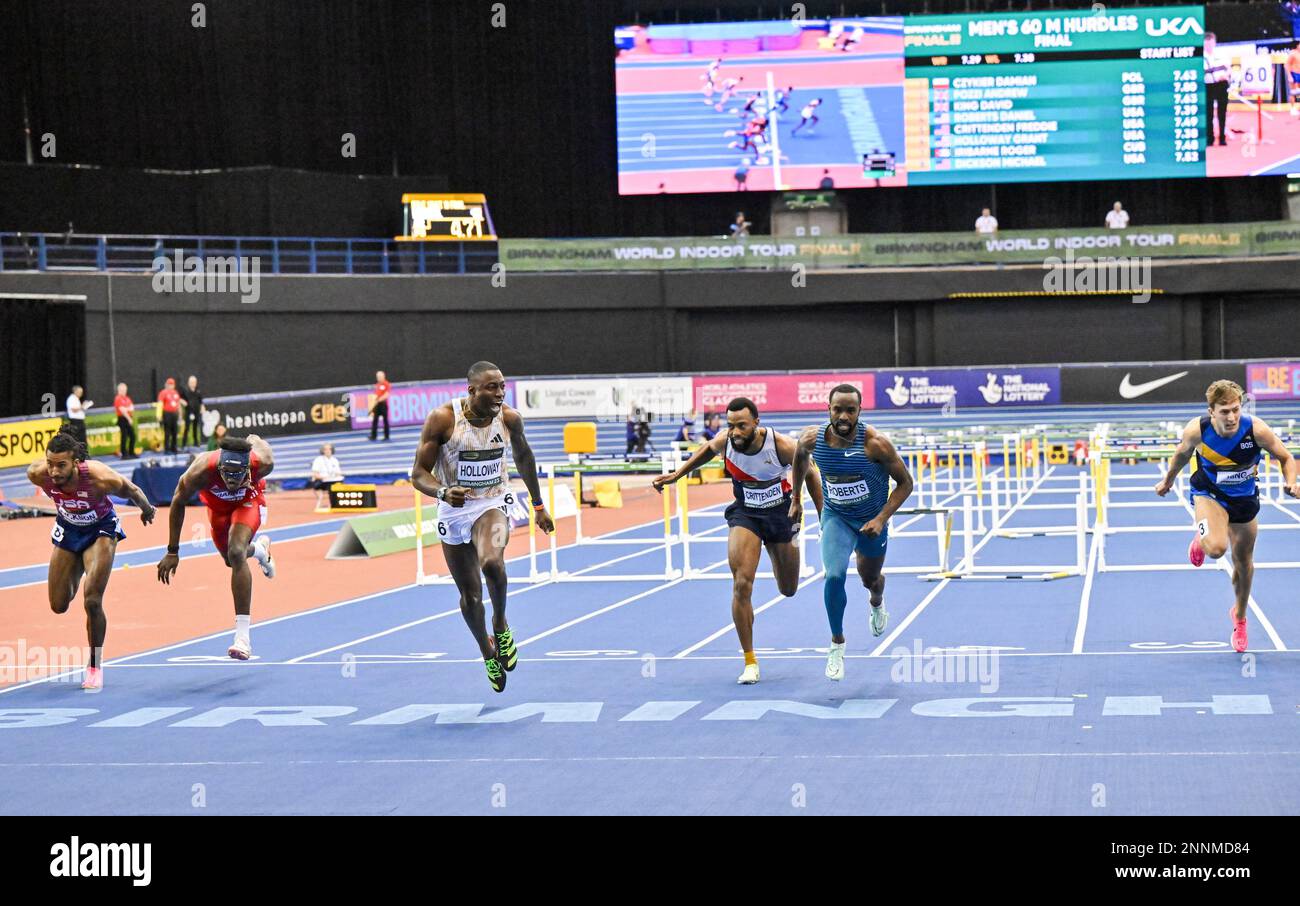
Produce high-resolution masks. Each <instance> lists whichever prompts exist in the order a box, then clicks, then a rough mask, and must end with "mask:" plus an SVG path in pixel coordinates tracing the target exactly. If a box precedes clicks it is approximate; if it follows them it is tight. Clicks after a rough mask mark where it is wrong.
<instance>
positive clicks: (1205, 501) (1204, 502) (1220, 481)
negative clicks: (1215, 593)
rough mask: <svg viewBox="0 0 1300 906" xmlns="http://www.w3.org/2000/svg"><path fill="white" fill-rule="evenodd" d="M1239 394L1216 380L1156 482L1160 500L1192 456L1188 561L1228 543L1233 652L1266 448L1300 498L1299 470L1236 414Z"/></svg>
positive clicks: (1241, 635) (1240, 631)
mask: <svg viewBox="0 0 1300 906" xmlns="http://www.w3.org/2000/svg"><path fill="white" fill-rule="evenodd" d="M1244 398H1245V393H1244V391H1243V390H1242V389H1241V386H1240V385H1238V384H1236V383H1234V382H1233V381H1215V382H1214V383H1213V384H1211V385H1210V386H1209V388H1208V389H1207V390H1206V391H1205V400H1206V403H1207V404H1208V406H1209V413H1208V414H1207V415H1202V416H1200V417H1199V418H1194V419H1192V420H1191V421H1189V422H1188V423H1187V425H1186V426H1185V427H1184V428H1183V438H1182V440H1181V441H1180V442H1179V444H1178V449H1177V450H1176V451H1175V452H1174V457H1173V459H1172V461H1171V462H1170V464H1169V470H1168V472H1166V473H1165V476H1164V477H1163V478H1162V479H1161V480H1160V481H1159V483H1157V484H1156V488H1155V491H1156V493H1157V494H1159V495H1160V496H1161V497H1163V496H1165V495H1166V494H1168V493H1169V491H1170V489H1171V488H1173V486H1174V480H1175V479H1176V478H1177V477H1178V473H1179V472H1181V471H1182V470H1183V466H1185V465H1187V463H1188V462H1190V461H1191V459H1192V457H1195V458H1196V466H1197V468H1196V471H1195V472H1193V473H1192V478H1191V486H1192V487H1191V491H1190V492H1188V498H1189V500H1190V502H1191V504H1192V507H1193V511H1194V513H1195V518H1196V533H1195V534H1194V535H1193V536H1192V542H1191V544H1190V545H1189V546H1188V548H1187V558H1188V559H1189V560H1190V561H1191V562H1192V565H1193V566H1200V565H1201V564H1202V563H1204V562H1205V558H1206V557H1211V558H1218V557H1222V556H1223V555H1224V553H1226V552H1227V550H1228V545H1229V544H1231V545H1232V587H1233V590H1234V591H1235V592H1236V601H1235V602H1234V603H1233V606H1232V608H1231V609H1230V610H1229V611H1228V613H1229V616H1231V617H1232V636H1231V639H1232V647H1233V649H1234V650H1236V651H1238V652H1241V651H1245V650H1246V648H1247V645H1248V639H1247V635H1246V608H1247V605H1248V604H1249V602H1250V586H1251V581H1252V579H1253V578H1254V574H1255V561H1254V557H1255V537H1256V535H1257V534H1258V531H1259V525H1258V521H1257V516H1258V514H1259V487H1258V485H1257V484H1256V481H1255V479H1256V476H1257V474H1258V471H1259V458H1260V454H1261V453H1262V452H1263V451H1265V450H1267V451H1268V453H1269V454H1270V455H1271V456H1272V457H1273V458H1274V459H1276V460H1277V463H1278V466H1279V467H1280V468H1281V469H1282V477H1283V484H1284V486H1285V489H1286V493H1287V494H1289V495H1290V496H1292V497H1300V484H1297V483H1296V471H1297V465H1296V460H1295V458H1294V457H1293V456H1292V455H1291V453H1290V451H1288V450H1287V448H1286V446H1285V445H1283V443H1282V442H1281V441H1280V440H1278V437H1277V435H1276V434H1274V433H1273V430H1272V429H1271V428H1269V426H1268V425H1266V424H1264V422H1263V421H1262V420H1260V419H1258V418H1255V417H1253V416H1250V415H1244V414H1243V413H1242V411H1241V408H1242V402H1243V400H1244Z"/></svg>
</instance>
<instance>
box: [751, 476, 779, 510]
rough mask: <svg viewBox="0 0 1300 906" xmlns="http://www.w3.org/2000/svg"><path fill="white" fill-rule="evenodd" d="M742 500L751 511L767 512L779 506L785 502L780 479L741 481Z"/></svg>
mask: <svg viewBox="0 0 1300 906" xmlns="http://www.w3.org/2000/svg"><path fill="white" fill-rule="evenodd" d="M740 490H741V494H742V500H743V502H744V504H745V506H747V507H749V508H750V509H751V510H767V509H771V508H772V507H776V506H780V505H781V503H782V501H784V500H785V490H784V489H783V488H782V487H781V479H780V478H773V479H772V480H771V481H742V482H741V483H740Z"/></svg>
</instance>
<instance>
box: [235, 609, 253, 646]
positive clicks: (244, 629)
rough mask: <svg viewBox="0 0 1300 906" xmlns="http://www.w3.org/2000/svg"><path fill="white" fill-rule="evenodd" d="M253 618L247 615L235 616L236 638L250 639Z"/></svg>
mask: <svg viewBox="0 0 1300 906" xmlns="http://www.w3.org/2000/svg"><path fill="white" fill-rule="evenodd" d="M252 623H253V617H252V616H251V615H250V614H246V613H237V614H235V638H237V639H244V640H247V639H248V632H249V629H250V628H251V627H252Z"/></svg>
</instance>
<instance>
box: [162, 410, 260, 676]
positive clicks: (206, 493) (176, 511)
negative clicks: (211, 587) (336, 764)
mask: <svg viewBox="0 0 1300 906" xmlns="http://www.w3.org/2000/svg"><path fill="white" fill-rule="evenodd" d="M274 467H275V458H274V456H273V454H272V453H271V447H270V445H269V444H267V442H266V441H264V440H262V438H260V437H258V436H257V435H256V434H250V435H248V437H246V438H237V437H231V436H230V435H229V434H227V435H226V436H225V437H223V438H222V439H221V441H220V443H219V444H218V446H217V449H216V450H215V451H213V452H211V453H204V454H202V455H200V456H198V457H196V458H195V459H194V462H192V463H190V467H189V468H188V469H186V470H185V474H184V475H182V476H181V479H180V481H179V482H177V484H176V493H175V494H173V495H172V503H171V518H170V520H169V523H168V526H169V532H170V533H169V535H168V540H167V553H166V555H165V556H164V557H163V558H162V560H160V561H159V562H158V581H160V582H162V583H164V584H167V585H170V584H171V579H172V576H173V575H174V574H175V573H176V569H177V567H178V566H179V564H180V551H181V548H180V543H181V529H182V528H184V526H185V507H186V504H188V503H189V500H190V498H191V497H193V496H194V495H195V494H198V495H199V500H200V501H202V502H203V504H204V506H206V507H207V509H208V522H209V524H210V525H211V527H212V541H213V543H214V544H215V545H216V547H217V552H218V553H219V554H221V559H222V560H223V561H225V564H226V565H227V566H229V567H230V592H231V596H232V597H233V598H234V604H235V640H234V642H233V643H232V644H231V645H230V647H229V648H228V649H227V651H226V653H227V654H229V655H230V657H232V658H234V659H235V660H238V661H246V660H248V659H249V658H250V657H252V654H253V645H252V641H251V637H250V633H251V630H252V613H253V574H252V572H251V571H250V570H249V568H248V558H249V557H252V558H253V559H254V560H255V561H257V563H258V565H259V566H260V567H261V568H262V574H263V575H265V576H266V577H267V578H268V579H273V578H275V563H274V561H273V560H272V559H271V539H270V538H268V537H267V536H266V535H260V536H257V537H256V540H254V536H256V535H257V530H258V529H259V528H260V527H261V525H262V522H263V521H265V519H266V497H265V493H264V492H265V491H266V476H267V475H269V474H270V473H271V470H272V469H273V468H274Z"/></svg>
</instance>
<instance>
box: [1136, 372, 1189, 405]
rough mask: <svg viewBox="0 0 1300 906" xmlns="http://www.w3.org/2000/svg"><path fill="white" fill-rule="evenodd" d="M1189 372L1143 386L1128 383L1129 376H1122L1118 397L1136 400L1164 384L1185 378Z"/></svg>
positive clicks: (1172, 375)
mask: <svg viewBox="0 0 1300 906" xmlns="http://www.w3.org/2000/svg"><path fill="white" fill-rule="evenodd" d="M1190 373H1191V372H1188V371H1180V372H1178V373H1177V374H1171V375H1169V377H1162V378H1156V379H1155V380H1154V381H1147V382H1146V383H1145V384H1133V383H1130V382H1129V375H1128V374H1125V375H1124V380H1122V381H1120V382H1119V395H1120V396H1122V397H1124V399H1126V400H1133V399H1137V398H1138V397H1139V396H1144V395H1145V394H1148V393H1150V392H1151V391H1152V390H1156V389H1157V388H1160V387H1163V386H1164V385H1165V384H1172V383H1173V382H1174V381H1176V380H1178V379H1179V378H1180V377H1186V376H1187V375H1188V374H1190Z"/></svg>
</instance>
